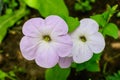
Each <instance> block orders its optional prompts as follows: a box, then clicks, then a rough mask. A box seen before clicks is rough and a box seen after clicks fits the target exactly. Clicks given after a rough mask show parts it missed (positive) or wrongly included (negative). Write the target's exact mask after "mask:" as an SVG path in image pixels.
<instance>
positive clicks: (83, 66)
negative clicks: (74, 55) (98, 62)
mask: <svg viewBox="0 0 120 80" xmlns="http://www.w3.org/2000/svg"><path fill="white" fill-rule="evenodd" d="M76 65H77V66H76V71H82V70H84V69H85V63H81V64H76Z"/></svg>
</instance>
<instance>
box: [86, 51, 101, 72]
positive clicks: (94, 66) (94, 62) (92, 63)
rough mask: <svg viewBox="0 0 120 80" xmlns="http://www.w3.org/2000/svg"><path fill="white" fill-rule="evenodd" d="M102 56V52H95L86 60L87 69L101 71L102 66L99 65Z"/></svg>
mask: <svg viewBox="0 0 120 80" xmlns="http://www.w3.org/2000/svg"><path fill="white" fill-rule="evenodd" d="M100 57H101V54H100V53H99V54H94V55H93V57H92V58H91V59H90V60H89V61H87V62H85V69H86V70H88V71H92V72H98V71H100V67H99V60H100Z"/></svg>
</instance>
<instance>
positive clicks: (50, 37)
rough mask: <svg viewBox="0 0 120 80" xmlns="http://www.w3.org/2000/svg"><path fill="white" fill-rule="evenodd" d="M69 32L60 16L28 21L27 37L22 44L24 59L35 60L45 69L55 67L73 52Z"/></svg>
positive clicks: (25, 27)
mask: <svg viewBox="0 0 120 80" xmlns="http://www.w3.org/2000/svg"><path fill="white" fill-rule="evenodd" d="M67 32H68V26H67V24H66V23H65V21H64V20H63V19H62V18H60V17H58V16H54V15H52V16H48V17H47V18H45V19H42V18H32V19H30V20H28V21H27V22H25V24H24V25H23V34H24V35H25V36H24V37H23V38H22V40H21V42H20V49H21V52H22V55H23V57H24V58H26V59H27V60H35V62H36V63H37V64H38V65H39V66H41V67H44V68H51V67H53V66H55V65H56V64H57V63H58V62H59V60H60V59H59V58H60V57H66V56H68V55H69V53H70V52H71V49H72V40H71V38H70V36H69V35H68V34H67Z"/></svg>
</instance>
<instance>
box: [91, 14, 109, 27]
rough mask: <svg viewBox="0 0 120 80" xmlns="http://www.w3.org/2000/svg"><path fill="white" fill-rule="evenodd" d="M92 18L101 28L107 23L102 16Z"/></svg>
mask: <svg viewBox="0 0 120 80" xmlns="http://www.w3.org/2000/svg"><path fill="white" fill-rule="evenodd" d="M91 18H92V19H94V20H95V21H96V22H97V23H98V24H99V25H100V26H101V27H104V26H105V25H106V23H107V22H106V20H105V19H104V17H103V16H102V15H100V14H98V15H94V16H91Z"/></svg>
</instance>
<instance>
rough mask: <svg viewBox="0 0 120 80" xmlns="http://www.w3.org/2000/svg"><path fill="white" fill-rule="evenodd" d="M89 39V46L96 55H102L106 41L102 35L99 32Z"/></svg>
mask: <svg viewBox="0 0 120 80" xmlns="http://www.w3.org/2000/svg"><path fill="white" fill-rule="evenodd" d="M88 39H89V40H88V42H87V44H88V46H89V48H90V49H91V50H92V51H93V52H94V53H100V52H101V51H103V49H104V48H105V40H104V37H103V35H102V34H101V33H99V32H97V33H95V34H94V35H91V36H90V37H89V38H88Z"/></svg>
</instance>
